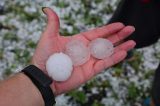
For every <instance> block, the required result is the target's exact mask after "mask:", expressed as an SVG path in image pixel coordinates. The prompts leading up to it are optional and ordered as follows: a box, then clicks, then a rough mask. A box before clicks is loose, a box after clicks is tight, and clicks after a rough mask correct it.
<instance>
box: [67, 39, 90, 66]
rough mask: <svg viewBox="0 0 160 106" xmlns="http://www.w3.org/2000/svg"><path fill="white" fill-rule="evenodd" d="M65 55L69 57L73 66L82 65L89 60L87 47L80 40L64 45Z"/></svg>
mask: <svg viewBox="0 0 160 106" xmlns="http://www.w3.org/2000/svg"><path fill="white" fill-rule="evenodd" d="M65 53H66V54H67V55H69V56H70V58H71V59H72V62H73V65H74V66H79V65H82V64H84V63H85V62H87V61H88V60H89V58H90V51H89V49H88V47H87V46H86V45H85V44H84V43H83V42H82V41H80V40H72V41H70V42H69V43H68V44H67V45H66V48H65Z"/></svg>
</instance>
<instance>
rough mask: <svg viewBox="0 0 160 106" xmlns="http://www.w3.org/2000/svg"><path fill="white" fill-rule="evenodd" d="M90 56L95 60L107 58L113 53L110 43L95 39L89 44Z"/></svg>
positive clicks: (105, 40)
mask: <svg viewBox="0 0 160 106" xmlns="http://www.w3.org/2000/svg"><path fill="white" fill-rule="evenodd" d="M89 48H90V52H91V55H92V56H93V57H95V58H97V59H104V58H106V57H109V56H111V55H112V54H113V52H114V47H113V44H112V42H110V41H109V40H107V39H103V38H97V39H95V40H93V41H91V43H90V44H89Z"/></svg>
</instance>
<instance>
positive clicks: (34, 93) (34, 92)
mask: <svg viewBox="0 0 160 106" xmlns="http://www.w3.org/2000/svg"><path fill="white" fill-rule="evenodd" d="M17 78H18V79H19V80H21V81H22V82H23V84H24V85H25V87H27V88H26V89H25V90H26V93H25V94H26V95H28V96H26V97H28V98H27V102H29V101H30V102H31V104H35V106H44V100H43V98H42V95H41V93H40V91H39V90H38V89H37V87H36V86H35V85H34V84H33V83H32V81H31V80H30V78H28V77H27V76H26V75H25V74H24V73H19V74H18V75H17ZM27 91H28V92H27Z"/></svg>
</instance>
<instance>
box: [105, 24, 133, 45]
mask: <svg viewBox="0 0 160 106" xmlns="http://www.w3.org/2000/svg"><path fill="white" fill-rule="evenodd" d="M134 31H135V28H134V27H133V26H126V27H125V28H123V29H122V30H121V31H120V32H118V33H116V34H114V35H112V36H110V37H108V38H107V39H108V40H110V41H111V42H112V43H113V44H115V43H117V42H119V41H121V40H123V39H125V38H126V37H128V36H129V35H131V34H132V33H133V32H134Z"/></svg>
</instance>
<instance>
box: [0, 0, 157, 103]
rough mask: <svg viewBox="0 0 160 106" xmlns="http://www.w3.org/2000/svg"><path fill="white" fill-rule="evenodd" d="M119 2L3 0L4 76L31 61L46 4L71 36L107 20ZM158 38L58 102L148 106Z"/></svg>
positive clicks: (0, 59) (0, 43)
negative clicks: (54, 12)
mask: <svg viewBox="0 0 160 106" xmlns="http://www.w3.org/2000/svg"><path fill="white" fill-rule="evenodd" d="M119 2H120V0H48V1H47V0H46V1H44V0H32V1H31V0H1V1H0V80H2V79H5V78H6V77H8V76H10V75H13V74H14V73H16V72H18V71H20V70H21V69H22V68H23V67H24V66H26V65H27V64H29V62H30V60H31V56H32V55H33V52H34V50H35V48H36V44H37V41H38V39H39V38H40V35H41V32H42V31H43V30H44V27H45V25H46V17H45V15H44V14H43V13H42V11H41V8H42V7H44V6H45V7H50V8H52V9H54V10H55V11H56V12H57V14H58V16H59V17H60V24H61V31H60V32H61V34H62V35H64V36H71V35H73V34H76V33H80V32H82V31H86V30H88V29H92V28H95V27H98V26H102V25H105V24H107V22H108V21H109V20H110V18H111V17H112V15H113V13H114V11H115V10H116V8H117V5H118V3H119ZM159 44H160V42H159V41H158V42H157V43H155V44H153V45H151V46H148V47H145V48H141V49H136V50H133V51H132V53H133V56H132V58H130V59H128V60H125V61H123V62H121V63H120V64H118V65H116V66H115V67H112V68H110V69H107V70H105V71H104V72H102V73H101V74H99V75H98V76H96V77H95V78H93V79H92V80H91V81H89V82H87V83H86V84H84V85H82V87H80V88H79V89H76V90H74V91H71V92H69V93H67V94H64V95H60V96H59V97H57V98H56V101H57V104H56V106H144V105H145V102H146V100H147V99H148V98H150V97H151V86H152V81H153V75H154V72H155V69H156V68H157V66H158V63H159V59H160V46H158V45H159Z"/></svg>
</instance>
